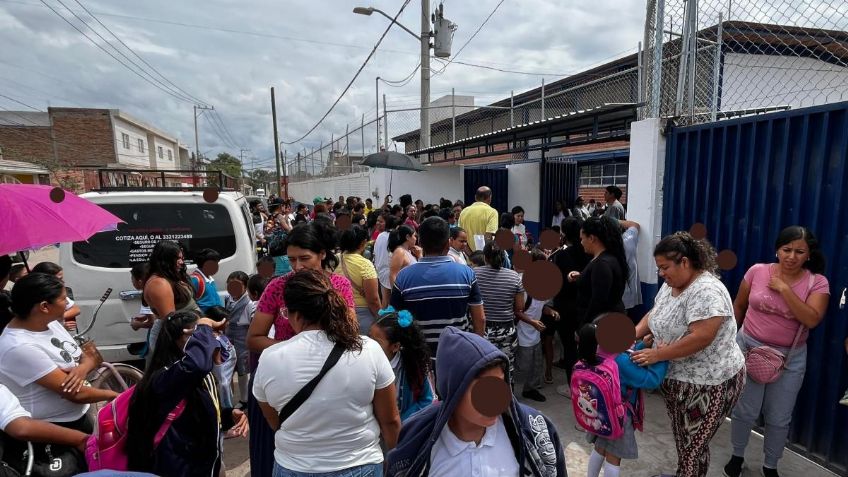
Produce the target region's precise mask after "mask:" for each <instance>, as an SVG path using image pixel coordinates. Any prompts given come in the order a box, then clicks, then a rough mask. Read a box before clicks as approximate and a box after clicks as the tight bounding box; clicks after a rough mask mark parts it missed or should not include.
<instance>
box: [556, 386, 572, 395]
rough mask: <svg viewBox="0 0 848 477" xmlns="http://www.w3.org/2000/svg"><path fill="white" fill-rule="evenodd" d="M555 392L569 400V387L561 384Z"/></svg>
mask: <svg viewBox="0 0 848 477" xmlns="http://www.w3.org/2000/svg"><path fill="white" fill-rule="evenodd" d="M556 392H557V394H559V395H560V396H565V397H567V398H568V399H571V385H568V384H563V385H562V386H557V388H556Z"/></svg>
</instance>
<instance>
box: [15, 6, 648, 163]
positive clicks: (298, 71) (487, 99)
mask: <svg viewBox="0 0 848 477" xmlns="http://www.w3.org/2000/svg"><path fill="white" fill-rule="evenodd" d="M369 2H370V3H369ZM499 3H501V0H474V1H469V0H462V1H460V0H444V2H443V4H444V16H445V18H447V19H449V20H451V21H452V22H454V23H455V24H457V28H456V31H455V33H454V36H453V47H452V52H453V53H454V55H456V53H457V51H458V50H459V48H460V47H462V45H463V44H465V43H466V41H468V40H469V39H470V38H471V36H472V34H474V32H475V30H477V29H478V27H479V26H480V25H481V24H482V23H483V21H484V20H485V19H486V17H487V16H488V15H489V14H491V13H492V12H493V10H494V9H495V8H496V6H497V5H498V4H499ZM45 4H46V5H45ZM402 4H403V1H401V0H353V1H350V2H349V1H346V0H311V1H307V0H279V1H270V0H251V1H249V2H245V1H235V0H204V1H199V0H177V1H170V2H166V1H162V0H145V1H143V2H129V1H126V0H124V1H116V0H113V1H105V0H44V2H41V1H39V0H0V45H2V47H0V93H2V95H4V96H7V97H8V98H11V99H8V98H4V97H0V110H19V111H32V110H33V109H31V108H34V109H37V110H46V108H47V107H48V106H54V107H58V106H65V107H90V108H114V109H120V110H122V111H124V112H126V113H128V114H130V115H132V116H134V117H137V118H139V119H141V120H143V121H145V122H148V123H149V124H151V125H153V126H155V127H157V128H159V129H161V130H164V131H166V132H167V133H169V134H172V135H174V136H176V137H178V138H180V140H181V142H182V143H184V144H187V145H188V146H189V148H190V150H194V122H193V120H194V118H193V109H192V106H193V104H195V103H205V104H210V105H214V108H215V113H214V114H216V115H217V117H216V116H213V113H209V112H203V114H202V116H201V117H200V118H199V119H198V121H199V122H198V124H199V136H200V150H201V152H202V153H203V154H204V155H207V156H214V155H215V154H217V153H218V152H222V151H226V152H229V153H230V154H233V155H235V156H239V155H240V154H243V155H244V158H245V167H247V168H251V167H257V168H258V167H267V168H273V164H274V161H273V157H274V137H273V124H272V119H271V100H270V87H271V86H274V87H275V93H276V103H277V123H278V128H279V134H280V140H281V141H286V142H293V141H296V140H298V139H300V138H301V137H302V136H304V135H305V134H306V133H307V132H308V131H309V130H310V129H311V128H312V127H313V126H315V125H316V123H318V121H319V120H320V119H321V117H322V116H323V115H324V114H325V113H326V112H327V111H328V109H329V108H330V107H331V106H332V104H333V102H334V101H336V99H337V98H338V97H339V95H340V94H341V93H342V91H343V90H344V89H345V87H346V86H347V85H348V83H349V82H350V81H351V79H352V78H353V77H354V75H355V73H356V72H357V70H358V69H359V68H360V66H361V65H362V64H363V62H364V61H365V59H366V58H367V57H368V55H369V53H370V52H371V50H372V48H373V47H374V45H375V44H376V43H377V41H378V40H379V38H380V36H381V35H382V34H383V32H384V31H385V29H386V28H387V27H388V26H389V20H388V19H386V18H384V17H382V16H380V15H378V14H374V15H371V16H363V15H356V14H354V13H353V12H352V10H353V8H354V7H356V6H365V7H367V6H371V7H374V8H379V9H381V10H383V11H385V12H386V13H387V14H389V15H390V16H394V15H395V14H396V13H397V12H398V10H399V9H400V8H401V6H402ZM437 5H438V3H437V2H435V1H434V2H432V7H433V8H435V7H436V6H437ZM48 6H50V7H53V9H55V10H56V11H57V12H58V13H59V14H61V15H62V16H63V17H64V18H67V19H68V20H69V21H70V22H72V23H73V24H74V25H76V26H77V28H79V29H80V30H82V31H83V32H85V33H86V34H87V35H88V36H89V37H90V38H91V40H89V39H87V38H86V37H85V36H83V35H82V34H81V33H80V32H78V31H76V30H75V29H74V28H73V27H72V26H70V25H69V24H68V23H66V22H65V21H64V20H63V19H62V18H60V17H59V16H58V15H57V13H54V12H53V11H51V9H50V8H48ZM86 10H88V12H90V13H91V14H93V16H94V17H92V16H90V15H89V13H87V12H86ZM72 12H73V13H75V14H76V15H78V16H79V17H80V18H81V19H82V20H80V19H77V18H75V17H74V16H73V13H72ZM644 17H645V0H594V1H591V2H586V1H578V0H503V1H502V3H501V4H500V6H499V7H498V8H497V10H496V11H495V12H494V14H492V15H491V18H490V19H489V21H488V22H487V23H486V24H485V25H484V26H483V27H482V28H481V29H480V31H479V33H478V34H477V35H476V36H474V37H473V39H471V41H470V42H468V44H467V46H466V47H465V48H464V49H463V50H462V51H461V52H460V53H459V56H454V57H453V58H454V59H455V60H456V61H462V62H467V63H474V64H477V65H482V66H487V67H490V68H498V69H505V70H512V71H522V72H532V73H538V74H543V75H548V76H540V75H538V74H537V75H527V74H515V73H505V72H500V71H495V70H492V69H484V68H479V67H470V66H466V65H463V64H459V63H452V64H450V65H449V66H448V67H447V68H446V69H445V70H444V72H443V73H442V74H439V75H436V76H434V77H433V79H432V80H431V87H430V88H431V100H435V99H437V98H439V97H441V96H444V95H449V94H450V92H451V88H453V89H454V90H455V91H456V94H457V95H471V96H474V97H475V103H476V104H477V105H484V104H488V103H491V102H493V101H496V100H499V99H503V98H508V97H509V94H510V91H511V90H514V91H515V92H516V94H518V93H519V92H521V91H526V90H528V89H531V88H534V87H538V86H539V85H540V84H541V81H542V78H544V79H545V81H546V82H548V83H550V82H552V81H555V80H557V79H560V78H563V77H564V75H567V74H573V73H577V72H580V71H582V70H585V69H586V68H588V67H591V66H595V65H598V64H603V63H606V62H608V61H611V60H613V59H615V58H619V57H622V56H625V55H627V54H630V53H634V52H635V51H636V46H637V42H639V41H640V40H641V38H642V32H643V27H644V25H643V23H644ZM95 18H96V19H95ZM420 18H421V3H420V0H413V1H412V2H410V3H409V4H408V6H407V7H406V9H405V10H404V11H403V12H402V14H401V15H400V17H399V18H398V21H399V22H400V23H402V24H403V25H405V26H407V27H408V28H410V29H411V30H413V31H415V32H419V31H420V30H421V20H420ZM97 20H99V21H100V22H102V25H101V24H99V23H98V22H97ZM104 25H105V27H107V28H108V29H109V30H111V31H112V32H113V33H114V34H115V36H116V37H117V38H119V39H120V40H121V41H122V42H123V43H125V44H126V47H128V48H130V49H132V52H135V53H136V54H137V55H138V56H139V57H140V58H141V59H143V60H144V62H146V63H147V64H149V65H150V67H152V68H154V69H155V71H158V72H159V73H161V75H162V76H164V78H162V76H159V75H157V74H156V73H155V72H154V70H153V69H151V68H150V67H148V66H147V65H146V64H144V63H142V61H141V60H140V59H139V58H138V57H136V56H133V53H132V52H130V51H129V50H128V49H127V48H125V47H124V46H123V45H121V43H119V41H118V40H117V39H116V38H115V37H113V36H112V35H111V34H110V33H109V32H108V31H107V30H106V29H105V28H104ZM90 28H91V29H90ZM92 29H94V30H96V31H97V33H99V34H100V35H102V37H103V38H99V37H98V36H97V35H96V34H95V33H94V31H93V30H92ZM107 40H108V43H107ZM96 45H100V46H101V47H102V48H103V49H105V50H107V51H110V52H111V53H112V55H114V56H115V57H116V58H118V59H120V60H121V61H122V62H123V63H125V64H127V65H128V67H125V66H123V65H122V64H120V63H119V62H118V61H116V60H115V59H113V58H112V57H110V56H109V55H107V54H106V53H104V51H102V50H101V49H99V48H98V47H97V46H96ZM112 46H114V47H116V48H117V49H118V50H119V51H120V52H121V53H118V52H116V51H115V50H113V49H112V48H111V47H112ZM122 54H123V55H126V56H127V57H128V58H130V59H132V61H134V62H135V63H136V64H138V65H139V67H140V68H142V69H143V70H145V71H147V72H150V73H151V74H152V75H154V76H155V77H156V78H157V80H158V81H159V84H158V86H159V88H157V87H156V86H154V85H156V84H157V83H155V82H153V81H152V80H151V81H150V82H146V81H144V80H143V79H141V78H140V76H139V75H137V74H135V73H133V72H132V71H131V69H134V67H133V66H132V64H130V62H129V61H128V60H127V59H126V58H124V56H122ZM419 59H420V44H419V43H418V42H417V41H416V40H415V39H414V38H412V37H411V36H410V35H409V34H408V33H407V32H405V31H403V30H401V29H400V28H398V27H397V26H394V27H392V28H391V29H390V30H389V33H388V34H387V35H386V37H385V39H384V40H383V42H382V44H381V45H380V47H379V48H378V50H377V51H376V52H375V54H374V56H373V57H372V58H371V59H370V61H369V62H368V63H367V65H366V66H365V68H364V69H363V71H362V73H361V74H360V75H359V77H358V79H357V80H356V81H355V82H354V83H353V85H352V87H351V88H350V89H349V91H348V92H347V93H346V94H345V95H344V96H343V97H342V99H341V101H339V103H338V105H337V106H336V107H335V108H334V110H333V111H332V112H331V114H330V115H329V116H327V118H326V119H325V120H324V121H323V122H322V123H321V124H320V125H319V127H317V128H316V129H315V130H314V132H312V133H311V134H309V135H308V136H306V137H305V138H304V139H301V140H299V141H297V142H296V143H295V144H290V145H284V146H283V148H284V150H285V151H286V152H287V157H289V158H290V157H293V155H294V154H296V153H297V152H298V151H303V150H310V148H312V147H316V148H317V147H319V145H320V144H327V143H328V142H329V141H330V139H331V137H333V138H334V139H337V138H338V137H339V136H340V135H343V134H344V132H345V129H346V127H349V128H350V129H351V130H353V129H354V128H356V127H357V126H358V125H359V124H360V123H361V122H362V120H363V119H362V118H363V115H364V116H365V121H366V122H369V121H371V120H373V118H374V117H375V116H376V114H377V112H376V105H375V78H376V77H378V76H379V77H381V78H385V79H388V80H392V81H397V80H402V79H404V78H407V77H408V76H409V75H410V73H412V71H413V70H414V69H415V67H416V65H418V62H419ZM442 64H443V63H442ZM442 64H440V63H439V62H436V61H432V64H431V66H432V67H433V69H434V70H435V71H438V70H440V69H441V68H442ZM140 75H142V76H144V74H143V73H140ZM419 77H420V76H419V75H418V74H416V75H415V76H414V77H413V78H411V81H409V83H408V84H406V85H405V86H403V87H389V86H388V85H386V84H381V85H380V94H381V95H382V94H383V93H385V94H386V97H387V99H386V100H387V103H388V108H389V109H390V110H392V109H404V108H414V107H417V106H418V104H419V101H420V99H419V98H420V96H419V95H420V90H419V88H420V83H419ZM148 79H150V78H149V77H148ZM151 83H153V84H151ZM163 85H164V86H163ZM165 86H167V88H169V89H170V90H171V92H172V93H173V94H174V95H176V96H182V97H183V98H182V99H179V98H177V97H174V96H173V95H170V94H168V93H166V92H165V91H163V90H162V89H165V88H164V87H165ZM189 96H190V97H189ZM16 101H18V102H16ZM20 103H24V104H26V105H27V106H23V105H21V104H20ZM30 107H31V108H30ZM381 107H382V105H381ZM218 120H220V122H221V123H223V124H219V122H218ZM417 121H418V112H417V111H408V112H401V113H390V114H389V124H390V126H391V129H390V136H392V135H393V134H394V132H403V131H405V130H413V129H417V127H418V122H417ZM213 124H214V126H213ZM351 136H352V139H351V142H350V148H351V151H352V152H351V153H354V152H356V151H358V150H359V149H361V147H362V146H361V142H362V141H361V140H360V139H359V138H360V137H361V136H359V135H356V136H354V135H351ZM375 146H376V129H375V125H373V124H372V125H371V126H369V127H366V138H365V147H366V151H367V150H369V149H371V150H373V149H374V148H375ZM242 149H247V150H249V151H241V150H242Z"/></svg>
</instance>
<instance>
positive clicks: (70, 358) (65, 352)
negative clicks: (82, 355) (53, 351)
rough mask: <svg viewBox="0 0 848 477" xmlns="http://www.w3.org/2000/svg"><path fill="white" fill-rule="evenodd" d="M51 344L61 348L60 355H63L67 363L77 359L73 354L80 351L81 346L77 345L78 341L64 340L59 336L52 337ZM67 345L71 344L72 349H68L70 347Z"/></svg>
mask: <svg viewBox="0 0 848 477" xmlns="http://www.w3.org/2000/svg"><path fill="white" fill-rule="evenodd" d="M50 344H52V345H53V346H55V347H56V348H58V349H59V356H61V357H62V359H63V360H65V362H66V363H72V362H74V361H75V360H74V356H73V355H74V354H76V352H77V351H79V346H77V344H76V343H74V342H72V341H62V340H60V339H59V338H51V339H50ZM65 345H68V346H70V351H68V348H67V347H66V346H65Z"/></svg>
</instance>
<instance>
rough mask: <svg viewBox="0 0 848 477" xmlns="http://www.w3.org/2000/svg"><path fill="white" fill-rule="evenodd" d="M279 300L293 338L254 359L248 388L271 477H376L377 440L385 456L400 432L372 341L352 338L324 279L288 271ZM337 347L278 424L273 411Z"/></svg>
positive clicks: (350, 321)
mask: <svg viewBox="0 0 848 477" xmlns="http://www.w3.org/2000/svg"><path fill="white" fill-rule="evenodd" d="M283 294H284V297H285V302H286V306H287V309H288V320H289V322H290V323H291V326H292V328H293V329H294V332H295V336H294V337H292V338H291V339H289V340H287V341H285V342H283V343H280V344H278V345H276V346H274V347H272V348H269V349H267V350H265V352H264V353H262V357H261V358H260V359H259V367H258V368H257V369H256V373H255V380H254V384H253V395H254V396H255V397H256V400H257V401H258V403H259V408H260V409H261V410H262V414H263V415H264V416H265V419H266V420H267V421H268V424H269V425H270V427H271V428H272V429H275V430H276V434H275V438H274V441H275V446H276V450H275V452H274V461H275V462H274V467H275V468H274V475H300V474H301V473H322V474H333V475H335V474H336V473H342V472H344V475H353V474H356V475H360V474H361V475H372V474H373V475H380V474H381V471H382V462H383V451H382V450H381V448H380V438H381V437H382V439H383V442H384V443H385V446H386V449H387V450H389V449H392V448H394V447H395V444H396V443H397V437H398V433H399V432H400V415H399V413H398V408H397V403H396V397H395V394H396V393H395V384H394V382H395V375H394V372H393V371H392V367H391V366H390V365H389V361H388V360H387V359H386V356H385V354H384V353H383V350H382V348H381V347H380V345H379V344H378V343H377V342H376V341H374V340H372V339H371V338H368V337H366V336H361V335H360V334H359V326H358V324H357V322H356V319H355V318H354V316H353V314H352V313H351V310H350V306H349V303H348V301H347V300H346V299H345V298H344V297H342V295H341V294H340V293H339V292H338V291H337V290H336V289H335V288H334V287H333V284H332V283H331V282H330V280H329V279H328V278H327V276H326V275H325V274H324V273H321V272H320V271H318V270H311V269H305V270H301V271H299V272H295V273H294V274H293V275H292V276H291V277H290V278H289V279H288V281H287V283H286V286H285V289H284V292H283ZM337 346H339V347H341V348H342V349H343V350H344V352H343V353H342V355H341V357H340V358H339V360H338V362H337V363H336V364H335V365H334V366H332V367H331V368H329V370H328V371H326V374H325V375H324V377H323V378H322V379H321V380H320V381H319V382H318V384H317V386H315V387H314V389H313V391H312V393H311V394H310V395H309V396H308V397H307V398H306V400H305V401H304V402H303V403H302V404H301V405H300V406H299V407H298V408H297V409H296V410H295V411H294V412H293V413H292V414H290V416H289V417H288V418H287V419H286V420H285V422H284V423H282V425H281V423H280V422H279V413H280V411H281V410H282V409H283V407H284V406H285V405H286V404H287V403H288V402H289V400H291V399H292V397H293V396H294V395H295V394H297V393H298V392H299V391H300V390H301V389H302V388H303V387H304V386H305V385H306V384H307V383H308V382H310V381H311V380H312V379H313V378H314V377H316V376H317V375H318V374H319V372H320V371H321V369H322V368H323V367H324V363H325V362H326V361H327V358H328V356H329V355H330V353H331V352H332V350H333V349H334V348H335V347H337Z"/></svg>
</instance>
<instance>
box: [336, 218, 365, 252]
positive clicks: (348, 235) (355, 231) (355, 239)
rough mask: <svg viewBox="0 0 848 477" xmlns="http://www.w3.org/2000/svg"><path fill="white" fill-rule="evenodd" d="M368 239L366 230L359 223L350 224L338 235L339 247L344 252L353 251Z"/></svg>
mask: <svg viewBox="0 0 848 477" xmlns="http://www.w3.org/2000/svg"><path fill="white" fill-rule="evenodd" d="M367 241H368V231H367V230H365V228H364V227H361V226H359V225H351V226H350V228H349V229H347V230H345V231H344V232H342V233H341V235H340V236H339V248H341V249H342V252H345V253H354V252H356V251H357V250H359V247H361V246H362V244H363V243H365V242H367Z"/></svg>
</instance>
